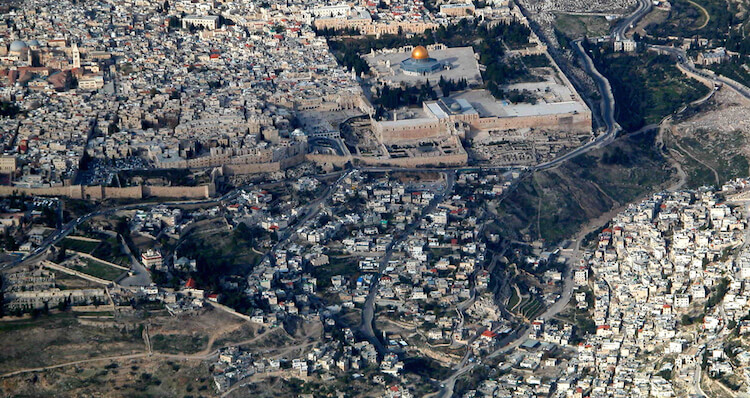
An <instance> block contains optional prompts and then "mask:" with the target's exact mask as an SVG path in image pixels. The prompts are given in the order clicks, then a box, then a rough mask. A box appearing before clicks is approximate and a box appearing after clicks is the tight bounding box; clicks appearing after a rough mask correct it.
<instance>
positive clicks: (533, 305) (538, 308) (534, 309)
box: [516, 297, 544, 319]
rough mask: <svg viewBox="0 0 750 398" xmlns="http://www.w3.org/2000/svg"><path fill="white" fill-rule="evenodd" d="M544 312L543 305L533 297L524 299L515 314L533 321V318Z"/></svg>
mask: <svg viewBox="0 0 750 398" xmlns="http://www.w3.org/2000/svg"><path fill="white" fill-rule="evenodd" d="M543 311H544V304H542V302H541V301H539V300H537V299H536V298H535V297H531V298H524V299H523V301H521V305H520V306H519V307H518V310H517V311H516V312H518V313H520V314H521V315H523V316H524V317H526V319H534V317H535V316H537V315H538V314H540V313H542V312H543Z"/></svg>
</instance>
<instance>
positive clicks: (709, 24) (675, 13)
mask: <svg viewBox="0 0 750 398" xmlns="http://www.w3.org/2000/svg"><path fill="white" fill-rule="evenodd" d="M670 4H672V9H671V10H670V11H669V17H668V18H667V19H665V20H664V21H661V22H659V23H653V24H651V25H649V26H647V27H646V30H647V31H648V32H650V33H651V34H653V35H656V36H680V37H692V36H694V35H700V36H701V37H707V38H720V37H723V35H725V34H726V31H727V29H726V27H727V26H729V25H730V23H732V20H733V16H732V14H733V13H734V12H736V10H730V9H729V7H727V3H726V2H724V1H720V0H673V1H670ZM734 7H736V6H734ZM732 24H733V23H732Z"/></svg>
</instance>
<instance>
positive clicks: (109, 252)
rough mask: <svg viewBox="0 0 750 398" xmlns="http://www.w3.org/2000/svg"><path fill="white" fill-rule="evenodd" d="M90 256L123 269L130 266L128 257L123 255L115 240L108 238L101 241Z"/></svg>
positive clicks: (118, 242)
mask: <svg viewBox="0 0 750 398" xmlns="http://www.w3.org/2000/svg"><path fill="white" fill-rule="evenodd" d="M91 255H92V256H94V257H96V258H100V259H102V260H104V261H109V262H110V263H113V264H117V265H120V266H123V267H128V266H130V257H128V255H127V254H126V253H125V251H124V250H123V248H122V245H121V244H120V241H119V240H118V239H117V238H108V239H107V240H104V241H102V243H101V245H99V246H98V247H97V248H96V250H94V252H93V253H91Z"/></svg>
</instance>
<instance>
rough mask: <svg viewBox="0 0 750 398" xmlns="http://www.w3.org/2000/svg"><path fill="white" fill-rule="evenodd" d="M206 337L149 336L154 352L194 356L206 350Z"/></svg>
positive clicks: (179, 335) (178, 335)
mask: <svg viewBox="0 0 750 398" xmlns="http://www.w3.org/2000/svg"><path fill="white" fill-rule="evenodd" d="M207 343H208V337H206V336H185V335H181V334H173V335H164V334H157V335H154V336H151V346H152V347H153V349H154V351H158V352H164V353H169V354H194V353H196V352H199V351H200V350H202V349H204V348H206V344H207Z"/></svg>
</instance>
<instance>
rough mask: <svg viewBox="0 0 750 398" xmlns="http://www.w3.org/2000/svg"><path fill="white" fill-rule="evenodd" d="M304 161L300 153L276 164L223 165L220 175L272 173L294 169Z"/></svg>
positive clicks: (302, 154) (303, 155) (303, 156)
mask: <svg viewBox="0 0 750 398" xmlns="http://www.w3.org/2000/svg"><path fill="white" fill-rule="evenodd" d="M305 159H306V157H305V154H304V153H300V154H297V155H294V156H290V157H288V158H285V159H282V160H281V161H278V162H266V163H248V164H225V165H223V166H222V167H221V173H222V175H227V176H233V175H243V174H257V173H273V172H276V171H281V170H284V169H288V168H290V167H294V166H296V165H298V164H300V163H302V162H304V161H305Z"/></svg>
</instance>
